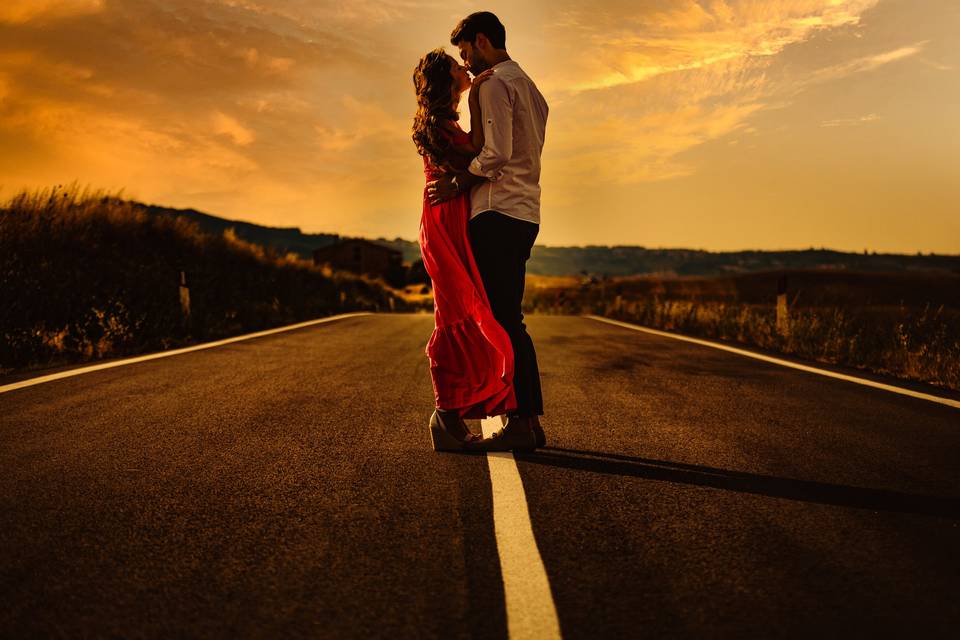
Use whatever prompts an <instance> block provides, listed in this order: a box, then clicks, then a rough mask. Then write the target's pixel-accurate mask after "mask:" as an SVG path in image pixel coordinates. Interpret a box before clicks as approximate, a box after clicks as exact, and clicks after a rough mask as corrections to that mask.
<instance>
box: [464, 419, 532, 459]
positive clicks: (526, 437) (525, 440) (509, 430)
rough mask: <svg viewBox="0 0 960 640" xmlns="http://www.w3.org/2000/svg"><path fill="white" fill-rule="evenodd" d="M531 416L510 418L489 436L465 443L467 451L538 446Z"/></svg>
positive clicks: (529, 448)
mask: <svg viewBox="0 0 960 640" xmlns="http://www.w3.org/2000/svg"><path fill="white" fill-rule="evenodd" d="M530 426H531V425H530V418H509V419H508V420H507V424H505V425H504V426H503V428H502V429H500V430H499V431H497V432H496V433H494V434H493V435H491V436H490V437H489V438H484V439H483V440H479V441H475V442H467V443H466V444H464V449H465V450H466V451H520V452H529V451H533V450H534V449H536V448H537V437H536V436H535V435H534V433H533V430H532V429H531V428H530Z"/></svg>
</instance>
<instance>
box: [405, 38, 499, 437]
mask: <svg viewBox="0 0 960 640" xmlns="http://www.w3.org/2000/svg"><path fill="white" fill-rule="evenodd" d="M490 73H491V72H489V71H488V72H485V73H482V74H480V75H479V76H477V78H475V79H474V80H473V83H472V89H471V91H470V98H469V100H470V102H469V104H470V133H466V132H464V131H463V129H461V128H460V126H459V125H458V124H457V120H458V119H459V117H460V116H459V114H458V113H457V110H456V108H457V105H458V104H459V102H460V96H461V95H462V94H463V92H464V91H466V90H467V89H468V88H471V82H470V76H469V74H468V73H467V70H466V68H465V67H463V66H462V65H461V64H460V63H458V62H457V61H456V60H454V59H453V57H452V56H450V55H448V54H447V53H446V52H445V51H444V50H443V49H434V50H433V51H431V52H430V53H428V54H426V55H425V56H423V58H421V59H420V63H419V64H418V65H417V68H416V70H415V71H414V73H413V84H414V88H415V89H416V94H417V115H416V116H415V118H414V122H413V141H414V143H415V144H416V146H417V151H418V152H419V153H420V155H421V156H423V167H424V173H425V174H426V181H427V182H429V181H431V180H435V179H437V178H438V177H439V176H440V175H442V174H443V173H444V172H445V171H447V170H451V171H452V170H462V169H463V168H465V167H466V166H467V165H469V164H470V160H472V159H473V157H474V156H476V155H477V154H478V153H479V152H480V149H481V148H482V147H483V126H482V120H481V116H480V104H479V98H478V91H477V88H478V87H479V86H480V84H481V83H483V82H484V81H485V80H486V79H487V78H489V76H490ZM469 217H470V194H469V193H466V192H463V193H460V194H458V195H457V196H456V197H455V198H453V199H452V200H447V201H445V202H441V203H438V204H435V205H434V204H431V203H430V200H429V199H428V198H427V192H426V187H424V194H423V215H422V216H421V218H420V253H421V255H422V256H423V266H424V267H425V268H426V270H427V273H428V274H429V275H430V278H431V280H432V281H433V299H434V321H435V328H434V330H433V335H431V336H430V340H429V342H428V343H427V347H426V353H427V357H428V358H429V359H430V374H431V377H432V379H433V389H434V395H435V399H436V406H437V410H436V411H434V413H433V415H432V416H431V417H430V433H431V436H432V438H433V448H434V449H435V450H437V451H448V450H456V449H462V448H465V447H468V446H469V444H470V443H472V442H476V441H478V440H480V439H481V438H480V436H479V434H475V433H472V432H471V431H470V430H469V428H468V427H467V425H466V423H465V422H464V418H483V417H486V416H491V415H501V414H505V413H507V412H509V411H512V410H514V409H515V408H516V404H517V401H516V396H515V395H514V390H513V382H512V381H513V347H512V346H511V343H510V337H509V336H508V335H507V333H506V331H504V329H503V327H501V326H500V325H499V324H498V323H497V321H496V320H495V319H494V317H493V312H492V311H491V310H490V303H489V301H488V300H487V295H486V292H485V291H484V289H483V282H482V281H481V280H480V273H479V271H478V270H477V265H476V262H474V258H473V253H472V252H471V250H470V241H469V238H468V236H467V222H468V219H469Z"/></svg>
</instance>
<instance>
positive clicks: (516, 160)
mask: <svg viewBox="0 0 960 640" xmlns="http://www.w3.org/2000/svg"><path fill="white" fill-rule="evenodd" d="M450 42H451V43H452V44H453V45H455V46H456V47H457V48H458V49H459V50H460V58H461V59H462V60H463V62H464V64H463V65H461V64H460V63H459V62H458V61H457V60H456V59H454V58H453V57H452V56H450V55H448V54H447V53H446V52H445V51H444V50H443V49H442V48H441V49H435V50H433V51H431V52H429V53H428V54H426V55H425V56H424V57H423V58H422V59H421V60H420V62H419V64H418V65H417V68H416V70H415V71H414V74H413V83H414V87H415V89H416V94H417V115H416V117H415V119H414V124H413V140H414V143H415V144H416V146H417V150H418V151H419V152H420V155H421V156H423V165H424V172H425V173H426V177H427V184H426V187H425V189H424V201H423V215H422V217H421V219H420V251H421V254H422V256H423V264H424V267H425V268H426V270H427V273H428V274H429V275H430V278H431V280H432V281H433V295H434V319H435V328H434V331H433V334H432V335H431V337H430V340H429V342H428V343H427V347H426V352H427V356H428V358H429V359H430V373H431V376H432V378H433V388H434V394H435V397H436V407H437V409H436V411H435V412H434V413H433V415H432V416H431V417H430V433H431V436H432V438H433V447H434V449H435V450H437V451H457V450H466V451H510V450H517V451H530V450H533V449H535V448H537V447H542V446H543V445H544V444H545V441H546V440H545V436H544V433H543V429H542V427H541V426H540V416H541V415H543V397H542V394H541V390H540V372H539V370H538V368H537V356H536V353H535V352H534V348H533V341H532V340H531V339H530V336H529V335H528V334H527V329H526V326H525V325H524V323H523V313H522V311H521V303H522V301H523V287H524V277H525V273H526V261H527V259H528V258H529V257H530V250H531V249H532V248H533V243H534V240H535V239H536V237H537V233H538V232H539V230H540V184H539V183H540V153H541V151H542V149H543V140H544V132H545V129H546V121H547V103H546V101H545V100H544V99H543V96H542V95H541V94H540V92H539V91H538V90H537V87H536V85H534V83H533V81H532V80H531V79H530V78H529V77H528V76H527V74H525V73H524V72H523V70H522V69H521V68H520V65H518V64H517V63H516V62H514V61H513V60H511V59H510V56H509V55H507V50H506V32H505V30H504V27H503V25H502V24H501V23H500V20H499V19H498V18H497V16H495V15H494V14H492V13H489V12H486V11H484V12H479V13H473V14H471V15H469V16H467V17H466V18H464V19H463V20H461V21H460V23H459V24H458V25H457V26H456V28H455V29H454V30H453V34H452V35H451V38H450ZM470 74H472V75H473V76H474V77H473V80H472V81H471V79H470ZM467 90H469V91H470V94H469V96H470V97H469V104H470V131H469V132H467V131H464V130H463V129H462V128H461V127H460V125H459V124H458V121H459V117H460V116H459V113H458V112H457V105H458V104H459V102H460V97H461V95H462V94H463V93H464V92H465V91H467ZM487 416H507V420H506V423H505V424H504V426H503V428H502V429H500V430H499V431H498V432H496V433H495V434H493V436H491V437H488V438H483V437H482V436H481V435H480V434H477V433H475V432H473V431H471V429H470V427H469V426H468V425H467V423H466V422H465V419H469V418H484V417H487Z"/></svg>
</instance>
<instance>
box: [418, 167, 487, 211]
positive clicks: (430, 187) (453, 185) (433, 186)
mask: <svg viewBox="0 0 960 640" xmlns="http://www.w3.org/2000/svg"><path fill="white" fill-rule="evenodd" d="M486 181H487V179H486V178H484V177H481V176H475V175H473V174H472V173H470V172H468V171H458V172H457V173H448V174H447V175H445V176H443V177H442V178H439V179H437V180H433V181H431V182H428V183H427V197H428V198H430V204H438V203H440V202H443V201H444V200H450V199H451V198H455V197H456V196H457V195H458V194H460V193H463V192H464V191H469V190H470V189H471V188H472V187H473V185H475V184H480V183H481V182H486Z"/></svg>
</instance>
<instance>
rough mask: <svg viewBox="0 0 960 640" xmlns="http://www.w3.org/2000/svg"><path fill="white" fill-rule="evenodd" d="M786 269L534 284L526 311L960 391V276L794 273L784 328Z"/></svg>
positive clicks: (527, 299)
mask: <svg viewBox="0 0 960 640" xmlns="http://www.w3.org/2000/svg"><path fill="white" fill-rule="evenodd" d="M781 275H784V274H783V273H780V272H768V273H758V274H747V275H744V276H739V277H736V278H666V279H664V278H627V279H618V280H607V281H601V282H597V283H595V284H590V285H581V286H577V287H554V288H541V289H535V290H533V291H531V292H529V294H528V295H527V297H526V298H525V308H526V309H527V310H528V311H537V312H541V313H593V314H597V315H603V316H607V317H611V318H617V319H621V320H625V321H628V322H634V323H637V324H640V325H643V326H648V327H653V328H657V329H663V330H667V331H676V332H678V333H683V334H688V335H695V336H700V337H706V338H712V339H718V340H724V341H729V342H735V343H740V344H744V345H748V346H753V347H758V348H761V349H764V350H769V351H774V352H779V353H784V354H789V355H794V356H797V357H800V358H805V359H810V360H815V361H819V362H825V363H831V364H837V365H842V366H847V367H853V368H859V369H863V370H867V371H873V372H877V373H882V374H887V375H892V376H896V377H900V378H904V379H909V380H916V381H920V382H925V383H930V384H933V385H937V386H941V387H944V388H948V389H954V390H960V298H958V292H960V276H958V275H957V274H952V273H916V274H902V273H897V274H864V273H850V272H822V271H819V272H814V273H805V272H791V273H789V274H787V275H788V280H789V282H790V283H792V284H791V287H792V288H791V290H790V291H789V292H788V299H789V300H790V301H791V303H792V304H791V309H790V313H789V329H788V330H787V331H779V330H778V327H777V317H776V306H775V300H776V291H777V289H776V282H777V281H778V279H779V277H780V276H781Z"/></svg>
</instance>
